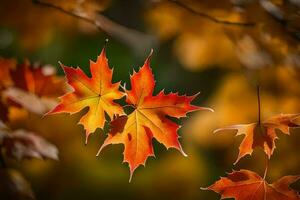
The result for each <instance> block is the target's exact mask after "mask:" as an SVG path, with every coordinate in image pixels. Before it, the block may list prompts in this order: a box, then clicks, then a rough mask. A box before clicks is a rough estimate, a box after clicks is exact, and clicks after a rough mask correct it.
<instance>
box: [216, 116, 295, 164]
mask: <svg viewBox="0 0 300 200" xmlns="http://www.w3.org/2000/svg"><path fill="white" fill-rule="evenodd" d="M299 116H300V114H279V115H275V116H273V117H271V118H270V119H268V120H266V121H264V122H262V123H251V124H239V125H233V126H229V127H225V128H220V129H217V130H215V131H214V132H218V131H222V130H237V134H236V135H243V134H244V135H245V137H244V139H243V141H242V142H241V144H240V147H239V155H238V158H237V160H236V161H235V163H234V164H236V163H237V162H238V161H239V160H240V159H241V158H242V157H244V156H246V155H248V154H249V155H251V154H252V152H253V149H254V148H255V147H261V148H262V149H263V150H264V152H265V153H266V154H267V156H268V158H269V159H270V157H271V155H272V154H273V152H274V149H275V140H276V139H277V138H278V137H277V134H276V129H278V130H280V131H281V132H282V133H284V134H287V135H289V134H290V128H291V127H300V125H299V124H297V123H296V122H294V120H295V119H296V118H298V117H299Z"/></svg>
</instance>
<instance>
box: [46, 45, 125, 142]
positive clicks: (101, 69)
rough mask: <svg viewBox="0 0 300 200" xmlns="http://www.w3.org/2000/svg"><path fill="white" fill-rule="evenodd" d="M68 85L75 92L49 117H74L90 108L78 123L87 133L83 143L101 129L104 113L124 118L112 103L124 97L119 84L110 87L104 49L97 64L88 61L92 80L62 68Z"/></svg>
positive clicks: (119, 108)
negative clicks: (66, 115) (72, 115)
mask: <svg viewBox="0 0 300 200" xmlns="http://www.w3.org/2000/svg"><path fill="white" fill-rule="evenodd" d="M61 66H62V68H63V70H64V72H65V74H66V78H67V80H68V84H69V85H70V86H71V87H72V88H73V89H74V91H72V92H70V93H67V94H65V95H64V96H62V97H60V99H61V103H59V104H58V105H57V106H56V107H55V108H54V109H53V110H52V111H50V112H49V113H48V114H54V113H70V114H73V113H77V112H79V111H81V110H82V109H84V108H86V107H89V110H88V112H87V113H86V114H85V115H84V116H83V117H82V118H81V119H80V122H79V123H80V124H82V125H83V127H84V129H85V130H86V143H87V139H88V136H89V135H90V134H91V133H93V132H95V130H96V129H97V128H103V127H104V123H105V113H106V114H108V116H109V117H110V118H111V119H113V117H114V115H121V114H123V108H122V107H121V106H120V105H119V104H117V103H115V102H114V100H116V99H120V98H122V97H123V96H124V94H123V93H122V92H121V91H119V86H120V82H118V83H112V74H113V70H112V69H110V68H109V66H108V61H107V58H106V54H105V49H104V48H103V50H102V52H101V54H100V56H98V58H97V61H96V62H93V61H90V70H91V74H92V77H91V78H90V77H88V76H86V75H85V74H84V72H83V71H82V70H81V69H80V68H76V69H74V68H72V67H66V66H64V65H62V64H61Z"/></svg>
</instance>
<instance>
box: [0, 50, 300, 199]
mask: <svg viewBox="0 0 300 200" xmlns="http://www.w3.org/2000/svg"><path fill="white" fill-rule="evenodd" d="M151 54H152V52H151ZM151 54H150V55H149V57H148V58H147V59H146V61H145V63H144V65H143V66H142V67H141V68H140V69H139V70H138V71H137V72H134V73H133V74H132V75H131V76H130V86H131V89H127V88H126V86H125V84H124V86H121V84H120V82H117V83H112V76H113V70H112V69H111V68H110V67H109V65H108V60H107V58H106V53H105V48H104V49H103V50H102V52H101V54H100V55H99V56H98V58H97V60H96V62H93V61H90V71H91V77H89V76H87V75H86V74H85V73H84V72H83V71H82V70H81V69H80V68H72V67H67V66H64V65H63V64H61V66H62V68H63V70H64V72H65V75H66V79H67V83H68V85H69V86H70V88H67V87H66V86H65V83H64V79H62V78H60V77H57V76H56V75H55V73H54V71H53V68H51V67H48V66H43V67H41V66H39V65H36V66H34V65H30V64H29V63H28V62H25V63H24V64H22V65H17V64H16V62H15V61H14V60H8V59H1V60H0V65H1V69H2V70H3V71H2V72H1V73H0V76H1V77H0V89H1V103H0V107H1V110H0V114H1V120H2V123H1V132H0V136H1V141H0V142H1V148H2V151H4V152H5V153H6V154H7V155H10V156H12V157H15V158H18V159H21V158H24V157H26V158H28V157H29V158H31V157H36V158H51V159H57V158H58V156H57V154H58V151H57V149H56V148H55V146H53V145H52V144H50V143H48V142H47V141H46V140H45V139H43V138H42V137H40V136H37V135H36V134H33V133H31V132H28V131H25V130H14V131H12V130H11V129H9V124H10V121H11V120H13V118H14V114H13V113H14V112H20V109H21V110H22V109H23V110H26V111H29V112H33V113H36V114H39V115H44V114H46V115H50V114H57V113H70V114H73V113H77V112H79V111H81V110H83V109H84V108H86V107H88V108H89V109H88V111H87V112H86V113H85V114H83V116H82V117H81V118H80V121H79V124H81V125H82V126H83V127H84V129H85V132H86V143H87V142H88V137H89V135H90V134H91V133H94V132H95V131H96V129H98V128H100V129H102V130H103V129H104V126H105V125H106V124H109V126H110V130H109V133H108V135H107V137H106V139H105V141H104V143H103V144H102V146H101V147H100V149H99V152H98V153H97V155H99V154H100V152H101V150H102V149H103V148H104V147H106V146H107V145H110V144H123V145H124V161H125V162H127V163H128V164H129V168H130V180H131V178H132V175H133V172H134V170H135V169H136V168H137V167H139V166H140V165H144V164H145V162H146V160H147V158H148V157H149V156H154V151H153V145H152V139H153V138H155V139H156V140H157V141H158V142H160V143H162V144H163V145H164V146H165V147H166V148H175V149H177V150H179V151H180V152H181V153H182V154H183V155H186V154H185V153H184V151H183V150H182V147H181V145H180V143H179V141H178V138H179V136H178V133H177V131H178V129H179V128H180V126H179V125H178V124H177V123H175V122H174V120H172V118H181V117H185V116H186V114H187V113H189V112H192V111H196V110H210V111H212V109H210V108H204V107H198V106H195V105H192V104H191V102H192V101H193V99H194V98H195V97H196V96H197V95H194V96H185V95H179V94H178V93H169V94H165V92H164V91H161V92H159V93H158V94H157V95H154V94H153V91H154V87H155V79H154V76H153V73H152V70H151V67H150V57H151ZM69 89H71V91H70V90H69ZM60 95H63V96H61V97H60V103H58V104H57V101H56V98H57V96H60ZM33 105H34V106H33ZM126 107H129V108H130V109H125V108H126ZM49 110H50V111H49ZM48 111H49V112H48ZM299 116H300V114H281V115H277V116H274V117H271V118H270V119H268V120H266V121H263V122H261V121H260V120H258V122H257V123H251V124H246V125H235V126H230V127H226V128H223V129H218V130H216V132H219V131H222V130H225V129H226V130H228V129H229V130H237V135H245V137H244V139H243V141H242V143H241V144H240V148H239V155H238V158H237V161H236V162H235V164H236V163H237V162H238V161H239V160H240V159H241V158H242V157H244V156H246V155H251V153H252V151H253V149H254V148H255V147H261V148H262V149H263V150H264V152H265V153H266V154H267V157H268V159H270V158H271V155H272V154H273V152H274V149H275V140H276V139H277V133H276V130H280V131H281V132H283V133H284V134H289V133H290V132H289V129H290V128H292V127H299V124H297V123H296V122H295V119H296V118H298V117H299ZM266 173H267V168H266V171H265V174H264V176H263V177H261V176H259V175H258V174H256V173H255V172H252V171H249V170H244V169H242V170H240V171H233V172H232V173H230V174H228V176H227V177H224V178H221V179H220V180H218V181H216V182H215V183H214V184H213V185H211V186H209V187H208V188H206V189H209V190H213V191H215V192H218V193H220V194H221V195H222V198H236V199H237V200H246V199H272V200H273V199H274V200H277V199H278V200H279V199H281V200H298V199H300V198H299V195H298V194H297V192H296V191H294V190H292V189H290V188H289V187H288V186H289V185H290V184H291V183H293V182H295V181H297V180H298V179H299V178H300V176H284V177H283V178H281V179H279V180H277V181H276V182H275V183H273V184H268V183H267V182H266V180H265V178H266Z"/></svg>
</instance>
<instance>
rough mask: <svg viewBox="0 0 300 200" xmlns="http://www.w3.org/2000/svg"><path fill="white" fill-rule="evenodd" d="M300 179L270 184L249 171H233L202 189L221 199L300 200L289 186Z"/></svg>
mask: <svg viewBox="0 0 300 200" xmlns="http://www.w3.org/2000/svg"><path fill="white" fill-rule="evenodd" d="M299 179H300V176H299V175H298V176H284V177H282V178H280V179H279V180H277V181H276V182H274V183H273V184H269V183H267V182H266V180H265V178H262V177H261V176H259V175H258V174H257V173H255V172H252V171H249V170H240V171H233V172H232V173H230V174H228V176H227V177H222V178H221V179H220V180H218V181H216V182H215V183H214V184H213V185H211V186H209V187H207V188H202V189H204V190H212V191H214V192H217V193H219V194H221V199H226V198H235V199H236V200H250V199H251V200H299V199H300V196H299V194H298V193H297V192H296V191H294V190H292V189H291V188H289V185H290V184H292V183H294V182H296V181H297V180H299Z"/></svg>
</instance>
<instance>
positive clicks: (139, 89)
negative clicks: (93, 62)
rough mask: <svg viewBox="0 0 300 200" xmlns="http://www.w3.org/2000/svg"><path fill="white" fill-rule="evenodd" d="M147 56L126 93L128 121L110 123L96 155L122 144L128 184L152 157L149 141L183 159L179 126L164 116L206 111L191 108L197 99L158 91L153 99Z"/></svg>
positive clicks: (131, 79) (122, 118) (194, 107)
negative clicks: (137, 170)
mask: <svg viewBox="0 0 300 200" xmlns="http://www.w3.org/2000/svg"><path fill="white" fill-rule="evenodd" d="M151 54H152V52H151ZM151 54H150V56H151ZM150 56H149V57H148V58H147V59H146V61H145V63H144V65H143V67H142V68H140V70H139V71H138V72H134V73H133V75H131V77H130V81H131V90H126V89H125V92H126V102H127V103H128V104H130V105H132V106H133V107H134V111H133V112H132V113H131V114H129V115H128V117H127V116H121V117H118V118H116V119H115V120H114V121H112V123H111V131H110V133H109V134H108V137H107V138H106V140H105V141H104V143H103V145H102V146H101V148H100V149H99V152H98V153H97V156H98V155H99V154H100V152H101V150H102V149H103V148H104V147H105V146H107V145H109V144H120V143H122V144H124V146H125V149H124V162H127V163H128V164H129V168H130V179H129V181H130V180H131V178H132V175H133V172H134V170H135V169H136V168H137V167H138V166H139V165H145V162H146V160H147V158H148V157H149V156H154V152H153V146H152V138H155V139H156V140H157V141H158V142H160V143H162V144H163V145H165V146H166V147H167V148H170V147H172V148H176V149H178V150H179V151H180V152H181V153H182V154H183V155H185V153H184V152H183V150H182V148H181V145H180V143H179V141H178V134H177V130H178V129H179V125H178V124H176V123H175V122H173V121H171V120H170V119H168V118H167V117H166V116H170V117H175V118H180V117H185V116H186V113H188V112H191V111H195V110H200V109H203V110H205V109H208V108H201V107H198V106H194V105H191V104H190V103H191V101H192V100H193V99H194V98H195V97H196V96H197V95H194V96H179V95H178V94H177V93H170V94H165V93H164V91H161V92H159V94H157V95H156V96H153V90H154V86H155V80H154V77H153V74H152V70H151V68H150ZM209 110H210V109H209Z"/></svg>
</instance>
